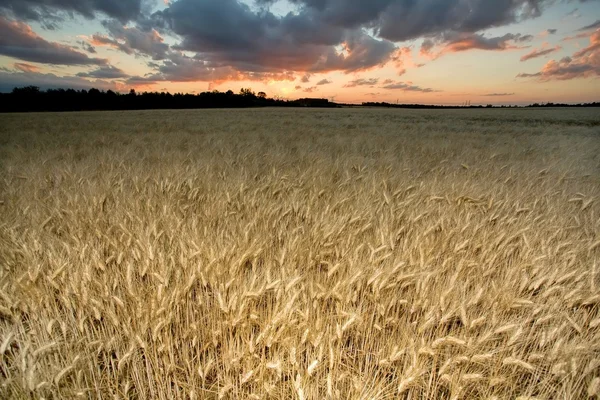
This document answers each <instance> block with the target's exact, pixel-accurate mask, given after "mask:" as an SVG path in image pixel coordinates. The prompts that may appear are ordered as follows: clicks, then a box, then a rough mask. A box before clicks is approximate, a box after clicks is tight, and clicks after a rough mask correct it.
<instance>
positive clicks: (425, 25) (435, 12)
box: [143, 0, 551, 73]
mask: <svg viewBox="0 0 600 400" xmlns="http://www.w3.org/2000/svg"><path fill="white" fill-rule="evenodd" d="M288 1H290V2H291V3H293V5H294V6H295V10H294V11H293V12H290V13H288V14H286V15H283V16H278V15H275V14H273V13H271V12H270V11H269V6H270V5H272V4H274V3H277V1H276V0H255V3H256V4H257V5H258V7H254V8H253V7H250V6H249V5H248V4H246V3H243V2H241V1H238V0H178V1H174V2H171V3H170V4H169V5H168V6H167V7H166V8H165V9H163V10H161V11H158V12H156V13H154V14H153V15H152V16H151V18H148V19H147V20H146V21H145V22H144V23H143V25H144V26H152V27H153V28H155V29H156V30H157V31H159V32H163V31H165V32H167V31H168V32H170V33H172V34H174V35H176V36H178V37H180V38H181V41H180V42H179V43H178V44H177V45H176V46H174V49H175V50H180V51H186V52H194V53H196V54H197V55H198V56H197V57H198V58H199V59H201V60H202V61H204V62H206V63H207V64H209V65H216V66H223V65H227V66H231V67H232V68H234V69H236V70H238V71H241V72H267V71H269V72H274V71H295V72H298V71H307V72H309V73H320V72H329V71H343V72H346V73H349V72H356V71H365V70H369V69H371V68H375V67H378V66H381V65H385V64H386V63H388V62H390V61H396V59H395V54H396V52H397V50H398V48H397V46H396V45H395V44H394V42H396V41H402V40H409V39H414V38H417V37H423V36H436V35H438V36H439V35H445V36H449V35H451V34H450V33H448V32H453V35H456V36H457V37H460V38H461V41H462V43H461V42H460V41H458V40H457V41H455V42H452V43H450V47H449V48H448V50H449V51H464V50H467V49H469V48H480V49H504V48H507V46H508V45H507V42H508V41H509V40H512V41H513V42H514V43H519V42H522V41H526V40H530V39H531V38H532V37H531V36H530V35H526V36H521V35H511V34H509V35H508V36H505V37H500V38H487V37H484V36H483V35H478V34H475V32H478V31H480V30H483V29H487V28H491V27H497V26H503V25H507V24H510V23H514V22H518V21H521V20H524V19H528V18H534V17H537V16H539V15H540V14H541V12H542V10H543V5H545V4H550V3H551V0H498V1H494V2H493V3H490V2H488V1H484V0H469V1H464V0H426V1H425V0H422V1H415V0H374V1H369V2H365V1H360V0H288ZM366 28H368V29H371V31H372V32H374V34H375V35H374V36H371V35H369V34H366V31H365V30H364V29H366ZM467 40H470V42H467ZM494 40H496V41H494ZM340 49H342V50H340ZM398 68H399V71H400V72H401V73H403V72H405V68H404V67H403V66H402V65H398Z"/></svg>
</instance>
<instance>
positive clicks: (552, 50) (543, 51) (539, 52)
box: [521, 46, 562, 61]
mask: <svg viewBox="0 0 600 400" xmlns="http://www.w3.org/2000/svg"><path fill="white" fill-rule="evenodd" d="M561 49H562V47H560V46H556V47H552V48H549V49H543V48H542V49H539V50H538V49H533V50H531V51H530V52H529V53H527V54H525V55H524V56H523V57H521V61H527V60H531V59H532V58H537V57H542V56H545V55H547V54H551V53H555V52H557V51H559V50H561Z"/></svg>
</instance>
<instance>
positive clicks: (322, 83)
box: [317, 79, 333, 86]
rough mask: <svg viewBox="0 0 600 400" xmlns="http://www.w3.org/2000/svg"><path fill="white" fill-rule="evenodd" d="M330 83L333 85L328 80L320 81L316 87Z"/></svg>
mask: <svg viewBox="0 0 600 400" xmlns="http://www.w3.org/2000/svg"><path fill="white" fill-rule="evenodd" d="M330 83H333V81H330V80H329V79H321V80H320V81H319V82H317V86H323V85H329V84H330Z"/></svg>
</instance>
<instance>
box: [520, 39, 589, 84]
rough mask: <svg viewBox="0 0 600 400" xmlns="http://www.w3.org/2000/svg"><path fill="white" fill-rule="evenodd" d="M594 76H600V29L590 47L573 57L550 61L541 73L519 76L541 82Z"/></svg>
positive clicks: (521, 74)
mask: <svg viewBox="0 0 600 400" xmlns="http://www.w3.org/2000/svg"><path fill="white" fill-rule="evenodd" d="M594 76H600V29H598V30H596V31H595V32H594V33H593V34H592V35H591V36H590V44H589V46H587V47H585V48H583V49H581V50H579V51H577V52H576V53H575V54H573V56H572V57H563V58H562V59H560V60H559V61H556V60H551V61H548V62H547V63H546V64H545V65H544V66H543V67H542V70H541V71H539V72H535V73H520V74H518V75H517V77H518V78H538V79H539V80H541V81H549V80H569V79H576V78H589V77H594Z"/></svg>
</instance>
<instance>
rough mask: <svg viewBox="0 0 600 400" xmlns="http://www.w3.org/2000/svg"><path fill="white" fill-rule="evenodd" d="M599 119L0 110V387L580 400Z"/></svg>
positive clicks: (599, 217) (598, 387) (189, 394)
mask: <svg viewBox="0 0 600 400" xmlns="http://www.w3.org/2000/svg"><path fill="white" fill-rule="evenodd" d="M599 196H600V115H599V114H597V113H596V112H595V111H594V110H585V109H575V110H449V111H441V110H440V111H429V110H414V111H407V110H383V109H335V110H309V109H258V110H195V111H135V112H96V113H62V114H52V113H48V114H5V115H0V397H1V398H7V399H8V398H10V399H29V398H32V399H33V398H35V399H41V398H45V399H62V398H64V399H71V398H73V399H76V398H83V399H86V398H88V399H115V398H117V399H122V398H128V399H521V400H523V399H534V398H535V399H586V398H588V397H591V398H598V396H600V265H599V264H600V199H599Z"/></svg>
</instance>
